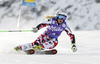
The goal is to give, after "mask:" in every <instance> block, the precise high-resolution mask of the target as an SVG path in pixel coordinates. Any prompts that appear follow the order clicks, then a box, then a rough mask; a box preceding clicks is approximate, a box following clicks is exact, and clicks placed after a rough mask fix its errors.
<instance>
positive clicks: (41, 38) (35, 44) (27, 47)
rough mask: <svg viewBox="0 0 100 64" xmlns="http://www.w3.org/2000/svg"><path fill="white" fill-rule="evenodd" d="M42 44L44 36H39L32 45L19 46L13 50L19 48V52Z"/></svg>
mask: <svg viewBox="0 0 100 64" xmlns="http://www.w3.org/2000/svg"><path fill="white" fill-rule="evenodd" d="M42 42H45V39H44V34H41V35H40V36H39V37H38V38H37V39H36V40H35V41H34V42H33V43H27V44H23V45H19V46H18V47H15V48H19V49H20V50H28V49H30V48H33V47H36V46H38V45H41V43H42Z"/></svg>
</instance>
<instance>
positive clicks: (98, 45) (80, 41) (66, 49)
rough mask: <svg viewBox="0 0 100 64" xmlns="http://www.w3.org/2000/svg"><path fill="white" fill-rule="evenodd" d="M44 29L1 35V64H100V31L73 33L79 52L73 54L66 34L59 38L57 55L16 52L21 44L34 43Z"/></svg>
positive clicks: (2, 33)
mask: <svg viewBox="0 0 100 64" xmlns="http://www.w3.org/2000/svg"><path fill="white" fill-rule="evenodd" d="M43 31H44V29H41V30H40V31H39V32H38V33H32V32H9V33H8V32H5V33H4V32H1V33H0V64H100V31H99V30H98V31H73V33H74V34H75V37H76V46H77V52H72V50H71V42H70V38H69V36H68V35H66V33H65V32H63V33H62V34H61V36H60V37H59V38H58V40H59V44H58V45H57V47H56V48H55V49H57V50H58V53H57V54H56V55H45V54H42V55H41V54H34V55H27V54H25V53H24V52H17V51H14V50H13V48H14V47H15V46H17V45H20V44H25V43H31V42H33V41H34V40H35V39H36V38H37V37H38V36H39V35H40V34H41V33H42V32H43Z"/></svg>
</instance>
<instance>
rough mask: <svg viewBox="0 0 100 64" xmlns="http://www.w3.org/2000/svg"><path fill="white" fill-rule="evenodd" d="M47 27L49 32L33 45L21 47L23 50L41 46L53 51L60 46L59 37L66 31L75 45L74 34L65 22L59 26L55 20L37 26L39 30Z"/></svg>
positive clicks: (28, 44)
mask: <svg viewBox="0 0 100 64" xmlns="http://www.w3.org/2000/svg"><path fill="white" fill-rule="evenodd" d="M46 26H48V27H47V30H46V31H45V32H44V33H43V34H41V35H40V36H39V37H38V38H37V39H36V40H35V41H34V42H33V43H27V44H24V45H21V46H20V48H21V49H22V50H26V49H29V48H31V47H34V46H35V45H36V46H37V45H41V46H42V48H43V49H52V48H54V47H55V46H56V45H57V44H58V37H59V36H60V34H61V33H62V31H66V32H67V34H68V35H69V36H70V39H71V42H72V43H75V37H74V34H72V32H71V30H70V28H69V27H68V25H67V23H66V22H65V21H64V22H63V23H62V24H61V25H58V23H57V21H56V19H55V18H52V19H49V20H47V21H45V22H43V23H41V24H39V25H38V26H37V28H38V30H40V29H41V28H43V27H46Z"/></svg>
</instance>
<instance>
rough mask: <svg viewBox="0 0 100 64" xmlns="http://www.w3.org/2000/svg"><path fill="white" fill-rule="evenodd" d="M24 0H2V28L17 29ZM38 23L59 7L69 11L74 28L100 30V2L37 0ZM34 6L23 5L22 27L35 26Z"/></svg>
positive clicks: (0, 4)
mask: <svg viewBox="0 0 100 64" xmlns="http://www.w3.org/2000/svg"><path fill="white" fill-rule="evenodd" d="M21 1H22V0H9V1H4V0H3V1H0V12H1V13H0V29H1V30H4V29H17V27H16V26H17V21H18V16H19V12H20V5H21ZM36 4H37V14H38V23H41V22H43V21H44V20H45V19H44V16H45V15H54V14H55V12H56V10H57V9H59V8H63V9H66V11H67V12H68V18H67V20H68V21H67V22H68V24H69V25H70V27H71V28H72V29H73V30H100V7H99V6H100V3H96V2H95V0H36ZM35 20H36V19H35V12H34V8H33V7H24V6H23V7H22V15H21V21H20V26H19V28H20V29H31V27H33V26H35V25H36V24H35Z"/></svg>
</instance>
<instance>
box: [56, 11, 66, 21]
mask: <svg viewBox="0 0 100 64" xmlns="http://www.w3.org/2000/svg"><path fill="white" fill-rule="evenodd" d="M58 18H59V19H63V20H66V18H67V12H66V10H64V9H59V10H57V12H56V17H55V19H58Z"/></svg>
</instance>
